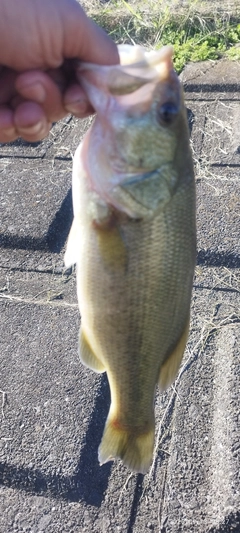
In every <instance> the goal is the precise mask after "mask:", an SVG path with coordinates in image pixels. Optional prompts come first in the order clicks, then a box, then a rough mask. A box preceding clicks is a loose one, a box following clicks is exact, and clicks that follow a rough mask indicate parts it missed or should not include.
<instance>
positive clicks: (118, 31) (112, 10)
mask: <svg viewBox="0 0 240 533" xmlns="http://www.w3.org/2000/svg"><path fill="white" fill-rule="evenodd" d="M194 4H195V5H197V2H195V3H194V2H193V3H192V6H194ZM151 7H152V9H151V10H149V7H148V4H144V5H137V6H134V5H130V4H128V3H127V2H126V1H125V0H121V1H118V2H112V3H111V6H110V7H108V8H101V9H99V10H97V12H96V13H93V14H91V16H92V17H93V18H94V19H95V21H96V22H97V23H98V24H99V25H100V26H102V27H104V28H105V29H106V31H107V32H108V33H109V34H110V35H111V37H112V38H113V39H114V40H115V41H116V42H117V43H130V44H141V45H143V46H146V47H147V48H156V49H158V48H160V47H161V46H163V45H166V44H173V46H174V66H175V69H176V70H177V72H181V70H182V69H183V67H184V65H185V64H186V63H187V62H189V61H205V60H207V59H218V58H220V57H223V56H227V57H228V58H229V59H233V60H234V59H240V24H239V23H238V21H236V19H231V18H230V17H229V15H228V14H227V13H224V12H222V13H221V14H219V13H217V12H215V13H214V14H211V13H210V14H208V15H205V16H204V14H202V13H198V12H197V11H194V8H193V7H192V9H191V10H189V11H188V12H185V13H176V12H173V11H172V10H171V9H170V8H169V7H165V8H164V9H162V10H161V3H159V2H156V3H155V4H154V5H153V6H152V5H151ZM238 20H239V19H238Z"/></svg>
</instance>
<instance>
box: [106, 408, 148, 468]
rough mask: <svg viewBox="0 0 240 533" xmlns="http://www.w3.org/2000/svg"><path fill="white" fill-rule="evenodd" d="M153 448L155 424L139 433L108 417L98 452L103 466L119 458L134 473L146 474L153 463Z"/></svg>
mask: <svg viewBox="0 0 240 533" xmlns="http://www.w3.org/2000/svg"><path fill="white" fill-rule="evenodd" d="M153 446H154V424H153V425H152V426H151V427H150V428H149V429H148V430H147V431H146V432H144V433H137V432H136V431H135V432H134V428H133V429H132V431H131V430H129V428H128V429H125V428H124V427H121V426H120V425H118V424H117V423H116V422H114V421H112V420H111V419H110V418H109V417H108V419H107V421H106V425H105V429H104V433H103V438H102V442H101V444H100V446H99V450H98V458H99V462H100V465H102V464H104V463H107V462H108V461H112V460H113V459H117V458H119V459H122V461H123V463H124V464H125V465H126V466H127V467H128V468H129V469H130V470H132V471H133V472H140V473H142V474H146V472H147V470H148V468H149V467H150V465H151V463H152V456H153Z"/></svg>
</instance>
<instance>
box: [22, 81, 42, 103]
mask: <svg viewBox="0 0 240 533" xmlns="http://www.w3.org/2000/svg"><path fill="white" fill-rule="evenodd" d="M21 92H22V94H24V96H25V97H27V98H30V99H31V98H32V99H33V100H34V101H35V102H38V103H39V104H43V102H44V101H45V99H46V91H45V89H44V87H43V85H42V84H41V83H40V82H34V83H30V84H26V83H25V84H24V85H22V87H21Z"/></svg>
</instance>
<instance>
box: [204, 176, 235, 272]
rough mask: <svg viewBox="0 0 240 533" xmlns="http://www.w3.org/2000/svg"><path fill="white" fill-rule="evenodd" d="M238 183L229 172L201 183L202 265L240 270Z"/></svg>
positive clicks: (209, 177)
mask: <svg viewBox="0 0 240 533" xmlns="http://www.w3.org/2000/svg"><path fill="white" fill-rule="evenodd" d="M238 182H239V174H238V172H236V173H235V172H233V173H231V172H229V171H226V170H225V171H224V173H223V172H222V174H221V173H220V172H219V173H218V174H217V175H214V174H213V175H212V176H208V177H207V178H206V179H204V178H202V179H201V180H200V181H199V182H198V183H197V234H198V264H205V265H209V266H219V267H220V266H225V267H229V268H240V243H239V211H240V199H239V183H238Z"/></svg>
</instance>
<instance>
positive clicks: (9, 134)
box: [1, 128, 16, 137]
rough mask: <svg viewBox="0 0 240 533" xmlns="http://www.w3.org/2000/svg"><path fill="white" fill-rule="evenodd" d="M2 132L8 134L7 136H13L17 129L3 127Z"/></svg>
mask: <svg viewBox="0 0 240 533" xmlns="http://www.w3.org/2000/svg"><path fill="white" fill-rule="evenodd" d="M1 133H2V134H3V135H6V137H13V136H15V135H16V129H15V128H6V129H2V131H1Z"/></svg>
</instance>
